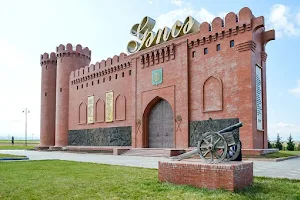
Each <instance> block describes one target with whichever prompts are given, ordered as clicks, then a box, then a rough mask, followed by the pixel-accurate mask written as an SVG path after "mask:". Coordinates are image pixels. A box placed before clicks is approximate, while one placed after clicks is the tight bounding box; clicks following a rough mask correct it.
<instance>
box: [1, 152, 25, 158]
mask: <svg viewBox="0 0 300 200" xmlns="http://www.w3.org/2000/svg"><path fill="white" fill-rule="evenodd" d="M24 157H26V156H17V155H10V154H1V153H0V158H24Z"/></svg>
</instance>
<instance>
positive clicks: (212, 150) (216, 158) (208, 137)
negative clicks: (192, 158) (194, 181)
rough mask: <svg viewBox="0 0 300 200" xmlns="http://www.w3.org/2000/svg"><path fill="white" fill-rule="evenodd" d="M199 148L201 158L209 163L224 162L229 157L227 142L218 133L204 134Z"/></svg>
mask: <svg viewBox="0 0 300 200" xmlns="http://www.w3.org/2000/svg"><path fill="white" fill-rule="evenodd" d="M197 148H198V153H199V156H200V158H201V159H202V160H204V161H205V162H207V163H219V162H222V161H223V160H224V159H225V158H226V155H227V142H226V140H225V139H224V137H223V136H222V135H221V134H219V133H217V132H207V133H205V134H203V136H202V137H201V139H200V141H199V142H198V147H197Z"/></svg>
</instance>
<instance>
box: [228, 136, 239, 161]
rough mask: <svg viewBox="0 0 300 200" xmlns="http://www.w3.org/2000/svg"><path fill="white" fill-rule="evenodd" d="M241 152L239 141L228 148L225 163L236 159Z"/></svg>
mask: <svg viewBox="0 0 300 200" xmlns="http://www.w3.org/2000/svg"><path fill="white" fill-rule="evenodd" d="M240 152H241V141H240V140H239V141H238V142H237V143H236V145H233V146H230V147H228V151H227V155H226V160H227V161H233V160H235V159H237V157H238V156H239V155H240Z"/></svg>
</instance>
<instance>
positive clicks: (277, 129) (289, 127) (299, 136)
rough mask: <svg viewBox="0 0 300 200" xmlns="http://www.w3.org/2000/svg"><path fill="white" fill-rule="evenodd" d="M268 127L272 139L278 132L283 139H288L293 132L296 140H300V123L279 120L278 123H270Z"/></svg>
mask: <svg viewBox="0 0 300 200" xmlns="http://www.w3.org/2000/svg"><path fill="white" fill-rule="evenodd" d="M268 128H269V130H268V134H269V139H270V140H275V139H276V137H277V133H279V136H280V137H281V139H282V140H283V141H286V140H287V138H288V137H289V136H290V134H292V137H293V139H294V140H297V141H300V125H296V124H289V123H284V122H279V123H277V124H269V127H268Z"/></svg>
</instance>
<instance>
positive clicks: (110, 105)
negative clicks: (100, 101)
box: [105, 91, 114, 122]
mask: <svg viewBox="0 0 300 200" xmlns="http://www.w3.org/2000/svg"><path fill="white" fill-rule="evenodd" d="M105 98H106V103H105V104H106V105H105V122H112V121H113V113H114V112H113V111H114V93H113V91H110V92H106V96H105Z"/></svg>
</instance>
